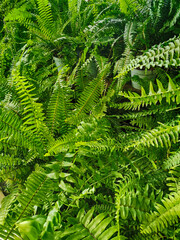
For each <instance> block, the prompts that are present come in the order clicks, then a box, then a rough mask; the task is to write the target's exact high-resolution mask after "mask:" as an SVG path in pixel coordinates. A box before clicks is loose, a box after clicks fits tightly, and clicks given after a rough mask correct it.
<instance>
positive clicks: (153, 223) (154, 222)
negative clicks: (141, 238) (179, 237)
mask: <svg viewBox="0 0 180 240" xmlns="http://www.w3.org/2000/svg"><path fill="white" fill-rule="evenodd" d="M162 203H163V204H162V205H160V204H158V205H156V212H153V213H152V214H149V216H148V218H149V221H147V223H145V224H143V225H142V233H143V234H150V233H153V232H156V233H157V232H160V231H162V230H163V229H164V228H167V227H168V226H169V225H172V224H174V223H176V222H177V221H178V217H180V192H177V193H173V194H171V195H169V197H168V198H164V199H163V200H162ZM148 218H147V219H148Z"/></svg>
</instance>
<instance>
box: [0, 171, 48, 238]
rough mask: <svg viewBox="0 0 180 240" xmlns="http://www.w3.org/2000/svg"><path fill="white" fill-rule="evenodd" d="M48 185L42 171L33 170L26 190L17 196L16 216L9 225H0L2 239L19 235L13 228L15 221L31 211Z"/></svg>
mask: <svg viewBox="0 0 180 240" xmlns="http://www.w3.org/2000/svg"><path fill="white" fill-rule="evenodd" d="M48 185H49V181H48V177H47V176H46V175H45V174H43V173H40V172H34V173H32V174H31V175H30V176H29V178H28V180H27V183H26V190H25V191H24V193H22V194H20V195H19V197H18V198H17V200H18V202H19V206H18V207H17V209H16V217H15V218H13V219H12V222H11V225H10V226H2V225H1V226H0V229H1V235H0V236H1V237H2V238H3V239H9V238H12V239H14V237H15V236H16V234H17V237H18V236H19V238H20V235H19V234H18V233H17V231H15V230H14V229H15V228H16V223H17V221H19V219H21V218H22V216H26V215H27V214H28V213H29V212H32V210H33V207H34V205H35V204H36V205H38V204H40V202H41V199H42V198H43V197H45V196H46V193H47V187H48Z"/></svg>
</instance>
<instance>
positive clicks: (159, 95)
mask: <svg viewBox="0 0 180 240" xmlns="http://www.w3.org/2000/svg"><path fill="white" fill-rule="evenodd" d="M157 85H158V91H157V92H155V91H154V89H153V85H152V83H151V82H150V86H149V94H146V92H145V90H144V88H143V87H142V88H141V91H142V92H141V96H140V95H139V94H138V93H135V92H127V93H126V92H120V93H119V95H121V96H123V97H125V98H127V99H129V100H130V102H126V103H123V104H122V108H124V109H126V110H127V109H128V110H129V109H133V110H136V109H138V110H139V109H140V107H141V106H142V107H144V106H148V105H152V104H153V105H156V104H157V103H161V102H162V100H163V98H165V99H166V102H167V103H168V104H170V103H172V102H176V103H177V104H179V101H180V99H179V95H180V87H179V86H176V85H175V84H174V83H173V81H172V79H171V78H170V77H169V84H168V89H167V90H165V89H164V88H163V86H162V83H161V82H160V81H159V80H158V79H157ZM120 106H121V105H120Z"/></svg>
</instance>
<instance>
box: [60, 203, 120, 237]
mask: <svg viewBox="0 0 180 240" xmlns="http://www.w3.org/2000/svg"><path fill="white" fill-rule="evenodd" d="M93 213H94V208H92V209H90V210H89V211H88V212H87V213H85V211H84V209H81V210H80V211H79V213H78V215H77V218H73V219H72V218H71V219H69V223H70V224H71V222H72V223H74V224H73V226H72V227H69V228H68V229H67V230H65V231H64V232H63V233H62V234H61V237H63V238H64V239H66V240H70V239H83V238H84V239H89V240H91V239H97V240H108V239H111V240H117V239H119V238H118V237H116V236H114V235H116V232H117V227H116V226H115V225H112V226H111V227H108V225H109V224H110V223H111V222H112V220H113V218H112V217H107V213H100V214H99V215H97V216H96V217H95V218H92V217H93ZM113 236H114V237H113ZM111 237H113V238H111ZM120 239H124V238H123V236H121V238H120Z"/></svg>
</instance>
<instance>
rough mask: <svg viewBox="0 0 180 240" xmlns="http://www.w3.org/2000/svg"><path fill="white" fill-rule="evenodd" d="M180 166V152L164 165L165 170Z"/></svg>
mask: <svg viewBox="0 0 180 240" xmlns="http://www.w3.org/2000/svg"><path fill="white" fill-rule="evenodd" d="M179 164H180V152H179V151H177V152H176V153H174V154H173V155H171V156H170V157H169V158H168V159H167V160H166V162H165V163H164V168H165V169H169V168H172V167H176V166H179Z"/></svg>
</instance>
